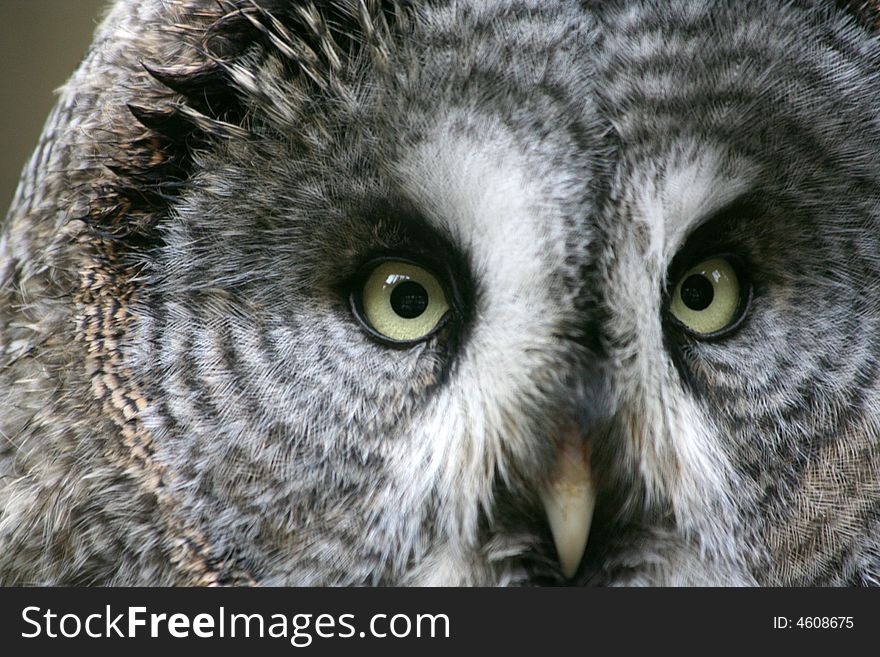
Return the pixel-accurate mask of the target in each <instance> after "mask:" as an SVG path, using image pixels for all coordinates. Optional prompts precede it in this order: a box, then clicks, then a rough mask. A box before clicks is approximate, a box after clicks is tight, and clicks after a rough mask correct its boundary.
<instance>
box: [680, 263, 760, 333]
mask: <svg viewBox="0 0 880 657" xmlns="http://www.w3.org/2000/svg"><path fill="white" fill-rule="evenodd" d="M742 299H743V296H742V293H741V287H740V281H739V277H738V276H737V274H736V270H735V269H734V268H733V266H732V265H731V264H730V262H729V261H728V260H727V259H726V258H723V257H716V258H710V259H708V260H704V261H703V262H701V263H700V264H698V265H697V266H696V267H691V268H690V269H688V270H687V271H686V272H685V273H684V274H683V275H682V276H681V278H680V279H679V281H678V283H677V284H676V286H675V290H674V291H673V293H672V301H671V302H670V304H669V312H670V313H672V316H673V317H674V318H675V319H677V320H678V321H679V322H681V324H683V325H684V327H685V328H686V329H688V330H689V331H691V332H692V333H694V334H696V335H698V336H710V335H713V334H716V333H718V332H719V331H723V330H724V329H726V328H729V327H732V326H733V325H735V324H736V323H737V321H738V320H739V318H740V317H741V316H742V311H743V310H744V309H743V303H742Z"/></svg>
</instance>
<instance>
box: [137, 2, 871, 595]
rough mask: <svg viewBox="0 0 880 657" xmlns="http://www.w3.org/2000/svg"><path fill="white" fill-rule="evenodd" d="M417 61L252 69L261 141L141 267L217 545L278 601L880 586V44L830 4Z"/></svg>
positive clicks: (421, 47)
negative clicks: (591, 588) (371, 594)
mask: <svg viewBox="0 0 880 657" xmlns="http://www.w3.org/2000/svg"><path fill="white" fill-rule="evenodd" d="M266 4H268V3H266ZM342 4H344V3H342ZM267 9H268V10H274V11H275V15H276V17H277V18H278V19H279V20H281V21H282V22H283V21H284V20H287V19H290V16H289V15H288V13H286V11H287V10H285V9H284V8H283V7H281V6H280V5H279V7H274V6H273V7H267ZM383 16H384V18H383V20H385V19H388V16H385V15H383ZM256 19H260V20H263V18H261V17H259V16H256V15H255V20H256ZM291 20H292V19H291ZM388 20H390V19H388ZM293 29H294V28H293V27H291V28H290V30H291V31H293ZM387 29H388V34H387V36H386V38H385V39H384V40H383V41H382V43H381V48H380V47H379V46H369V47H368V45H363V44H361V45H359V46H358V47H356V48H355V47H353V50H352V51H351V52H348V54H347V58H346V59H344V60H343V61H342V62H341V63H340V64H339V66H338V67H337V68H334V69H333V71H332V76H328V77H327V79H326V80H325V81H324V82H323V83H322V84H323V86H321V85H318V86H315V85H316V83H315V81H314V80H312V79H310V78H309V77H308V76H306V75H304V74H303V73H302V72H301V71H298V70H296V71H294V72H292V69H291V66H290V64H289V62H287V61H286V60H285V55H284V53H283V52H279V51H278V50H277V49H273V48H272V47H270V46H265V47H264V46H262V45H254V46H252V47H249V48H248V49H246V50H245V51H244V54H243V55H241V56H240V57H238V58H236V59H233V60H230V62H229V63H228V64H227V65H226V66H227V69H226V74H227V75H228V79H229V81H230V82H229V84H230V85H231V88H232V89H234V91H235V94H236V96H237V98H239V99H240V102H241V103H242V107H243V108H244V111H243V114H242V116H244V117H245V118H244V119H242V121H241V122H240V125H241V126H242V128H239V130H241V134H239V133H231V134H228V135H226V136H225V137H222V138H221V137H216V138H212V139H210V140H208V141H206V142H205V143H204V144H203V145H202V146H201V147H200V148H198V149H195V150H194V151H193V153H192V161H193V163H194V166H193V170H194V173H193V175H192V178H191V184H189V185H188V186H187V187H186V189H185V190H184V191H183V192H181V194H180V195H179V196H178V197H177V198H176V199H175V201H174V203H173V204H172V205H171V207H170V209H169V212H168V213H167V216H166V217H165V218H164V219H163V220H162V221H161V222H160V224H159V226H158V227H157V232H158V235H159V237H160V240H159V241H158V243H157V245H156V246H155V247H153V248H150V249H148V250H145V251H144V252H143V253H141V254H139V255H138V256H137V257H136V258H135V261H136V264H137V265H138V266H139V267H140V271H141V272H142V274H141V275H142V279H143V281H144V284H143V286H142V292H141V295H140V297H139V299H138V301H137V304H136V305H135V306H133V314H134V327H133V329H132V330H131V332H130V334H129V336H128V337H127V343H126V359H127V360H126V364H127V366H128V367H129V368H130V370H131V371H132V372H133V373H134V374H135V376H136V378H137V379H138V381H139V382H140V385H141V386H142V387H143V390H144V391H145V394H146V396H147V397H148V399H149V400H150V403H149V405H148V406H147V407H146V408H145V409H144V410H143V412H142V413H141V418H142V420H143V423H144V425H145V426H146V427H147V428H148V430H149V431H150V433H151V435H152V436H153V442H154V444H155V446H156V455H155V458H156V459H157V461H158V462H160V463H161V464H162V466H163V467H164V468H165V469H166V471H167V472H168V473H169V474H168V482H169V484H168V485H169V487H170V488H171V489H172V490H173V494H174V495H175V496H176V497H177V498H178V499H179V500H181V502H180V509H181V511H180V513H181V515H182V517H184V518H185V519H186V523H188V524H189V525H191V526H194V527H198V528H199V531H200V532H202V533H203V534H204V536H205V537H206V539H207V541H208V542H209V543H210V544H211V545H212V546H213V549H214V550H215V551H216V554H217V555H219V556H222V557H223V558H232V559H235V560H236V561H237V562H238V563H239V564H240V565H241V567H242V568H243V569H245V570H247V571H248V572H249V573H250V574H251V575H252V576H253V577H254V579H256V580H258V581H260V582H263V583H267V584H302V585H323V584H403V585H409V584H452V585H470V584H475V585H494V584H534V583H550V584H553V583H572V584H659V585H676V584H685V585H695V584H722V585H725V584H727V585H730V584H735V585H740V584H756V583H758V584H815V583H847V582H849V583H855V582H861V583H864V582H867V581H875V582H876V573H877V567H878V566H877V563H878V561H877V554H878V552H877V548H876V538H873V539H872V538H870V537H871V536H874V537H876V536H877V529H876V525H877V518H878V513H877V508H878V501H880V454H878V450H880V447H878V435H880V434H878V427H877V423H876V420H875V418H876V417H877V403H878V401H877V389H876V385H877V384H876V380H877V376H876V374H877V368H878V353H877V352H878V344H880V341H878V340H877V339H876V337H875V336H876V335H877V331H878V329H880V326H878V316H880V315H878V313H877V310H878V309H880V299H878V294H880V286H878V277H877V276H878V274H877V272H878V267H880V262H878V254H880V244H878V239H877V233H876V231H874V230H873V226H874V222H875V221H876V220H877V215H878V211H880V206H878V201H880V195H878V186H877V185H878V180H877V175H878V174H877V172H878V171H880V161H878V148H877V146H878V144H880V129H878V126H877V124H876V121H875V120H874V112H873V111H872V110H873V109H874V108H875V107H876V104H877V100H878V99H877V97H876V96H877V92H876V90H875V89H874V87H875V86H876V85H875V84H874V80H875V77H876V73H875V71H876V70H880V68H878V67H880V50H878V48H877V47H875V43H874V40H873V39H872V38H870V37H869V35H868V32H867V31H866V30H865V29H864V28H862V27H861V26H859V25H858V24H857V23H856V21H855V20H854V19H853V18H852V17H851V16H849V15H848V14H845V13H843V12H841V11H839V10H838V9H837V8H835V7H833V6H832V5H831V4H830V3H825V2H818V1H817V2H807V3H801V4H799V5H797V6H794V5H790V4H780V5H777V4H775V3H773V4H772V6H771V4H764V3H750V2H736V3H734V2H708V3H692V2H669V3H666V2H664V3H654V2H625V3H624V2H612V3H602V4H600V5H599V6H596V7H589V8H587V7H583V6H581V3H574V2H553V3H546V2H541V3H534V4H533V5H529V6H528V7H523V6H520V5H518V4H511V3H507V2H489V3H482V4H480V5H479V6H475V5H472V4H470V3H427V4H425V5H424V6H420V8H419V9H418V10H416V11H414V12H413V13H412V14H411V15H409V17H408V19H407V21H401V22H400V23H399V24H395V25H392V26H391V27H388V28H387ZM288 37H289V38H291V39H294V40H295V42H296V43H299V39H301V38H305V37H300V36H292V35H290V34H288ZM364 42H365V43H368V42H369V39H367V38H366V37H365V38H364ZM872 532H873V533H872ZM872 577H873V578H875V579H873V580H872V579H871V578H872Z"/></svg>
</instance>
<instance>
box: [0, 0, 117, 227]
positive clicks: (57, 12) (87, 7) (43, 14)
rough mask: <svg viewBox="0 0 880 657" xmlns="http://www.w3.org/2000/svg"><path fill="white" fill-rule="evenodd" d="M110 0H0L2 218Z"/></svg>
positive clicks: (0, 212) (0, 207) (0, 178)
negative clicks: (62, 88)
mask: <svg viewBox="0 0 880 657" xmlns="http://www.w3.org/2000/svg"><path fill="white" fill-rule="evenodd" d="M107 3H108V2H107V0H0V147H2V153H3V157H2V158H0V221H2V218H3V217H4V216H5V215H6V211H7V209H8V208H9V203H10V202H11V201H12V194H13V193H14V192H15V185H16V184H17V183H18V176H19V174H20V173H21V169H22V167H23V166H24V163H25V161H26V160H27V158H28V156H29V155H30V153H31V151H32V150H33V148H34V146H35V145H36V143H37V138H38V137H39V134H40V131H41V130H42V128H43V122H44V121H45V120H46V117H47V116H48V114H49V110H50V109H51V107H52V105H53V104H54V102H55V94H54V90H55V89H57V88H58V87H59V86H60V85H61V84H62V83H63V82H64V81H65V80H66V79H67V78H68V76H69V75H70V74H71V73H72V72H73V70H74V69H75V68H76V66H77V64H78V63H79V61H80V60H81V59H82V57H83V55H84V54H85V51H86V49H87V48H88V45H89V42H90V41H91V38H92V32H94V30H95V27H96V26H97V21H98V18H97V17H98V16H99V15H100V14H101V13H102V9H103V8H104V7H105V6H106V5H107Z"/></svg>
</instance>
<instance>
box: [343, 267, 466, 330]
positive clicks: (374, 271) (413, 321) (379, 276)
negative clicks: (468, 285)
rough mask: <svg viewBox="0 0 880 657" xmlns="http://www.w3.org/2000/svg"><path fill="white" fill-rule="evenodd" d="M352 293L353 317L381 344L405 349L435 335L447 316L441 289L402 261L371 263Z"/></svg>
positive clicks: (430, 277) (432, 278)
mask: <svg viewBox="0 0 880 657" xmlns="http://www.w3.org/2000/svg"><path fill="white" fill-rule="evenodd" d="M362 280H363V285H362V286H361V287H360V288H359V289H358V288H356V289H355V290H354V291H353V293H352V299H351V303H352V308H353V310H354V314H355V317H357V318H358V320H359V321H360V322H361V324H362V325H363V326H364V328H365V329H366V330H367V332H368V333H370V334H371V335H373V336H374V337H376V338H378V339H379V340H381V341H382V342H385V343H389V344H391V345H396V346H408V345H412V344H416V343H418V342H421V341H422V340H426V339H428V338H429V337H431V336H432V335H434V334H435V333H436V332H437V331H438V330H439V329H440V327H441V326H442V325H443V324H444V323H445V321H446V319H447V317H448V316H449V302H448V301H447V298H446V293H445V291H444V289H443V285H442V284H441V283H440V281H439V280H438V279H437V277H436V276H434V275H433V274H432V273H431V272H429V271H428V270H427V269H424V268H423V267H420V266H418V265H416V264H414V263H411V262H408V261H404V260H393V259H388V260H381V261H374V262H373V263H371V265H370V266H368V268H367V271H366V275H365V277H364V278H363V279H362Z"/></svg>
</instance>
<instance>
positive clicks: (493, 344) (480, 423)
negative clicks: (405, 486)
mask: <svg viewBox="0 0 880 657" xmlns="http://www.w3.org/2000/svg"><path fill="white" fill-rule="evenodd" d="M478 128H479V133H480V134H481V140H480V141H475V140H474V139H473V138H472V137H470V136H463V135H461V134H460V133H458V132H456V131H455V130H454V129H453V128H451V127H450V125H441V126H438V128H437V130H436V133H435V137H434V138H433V139H427V140H425V141H424V142H423V143H421V144H420V145H419V146H418V147H417V148H416V149H414V150H413V151H412V152H411V153H409V154H408V155H407V157H406V158H405V159H404V160H403V161H402V162H401V163H400V164H399V166H398V167H397V175H398V176H399V177H400V179H401V181H402V185H403V187H404V189H405V190H406V191H407V193H408V194H409V195H410V196H411V197H412V198H413V199H414V201H415V202H416V203H417V205H418V206H419V207H421V208H423V210H424V211H425V212H426V213H427V214H428V218H429V219H430V220H431V221H433V222H434V223H435V224H436V225H437V226H438V228H439V229H440V230H442V231H443V232H445V233H447V234H449V235H451V236H452V237H453V241H454V243H456V244H459V245H461V246H462V248H463V249H465V251H466V256H467V257H468V259H469V260H470V262H471V264H472V268H473V276H474V279H475V281H476V285H477V287H478V290H479V293H478V302H477V308H476V316H477V318H478V319H477V321H475V322H474V324H473V332H472V333H471V335H470V336H469V339H468V348H467V349H466V351H465V352H464V353H463V354H462V355H461V360H460V362H459V365H458V367H457V369H458V371H459V372H460V373H462V375H461V376H457V377H453V378H452V380H450V381H449V382H448V383H447V384H445V385H444V387H443V390H442V391H441V392H440V394H439V395H438V397H437V398H436V400H435V402H434V403H433V405H432V412H431V413H430V415H428V416H427V417H425V418H424V419H423V423H422V424H421V425H420V434H421V435H422V440H421V441H420V444H419V445H418V447H419V448H420V449H422V450H423V454H422V455H421V456H420V457H417V458H416V457H414V456H413V455H412V454H409V455H408V457H407V458H406V459H405V460H403V459H402V460H401V466H402V467H401V470H403V469H404V466H405V465H407V464H408V467H410V468H412V467H413V465H415V466H417V467H418V468H419V469H420V472H419V473H413V472H409V473H407V474H406V475H405V476H408V477H410V482H412V481H421V482H423V484H424V486H426V487H428V486H431V485H432V484H433V485H434V486H437V487H438V488H439V490H441V491H444V499H445V500H446V501H448V502H449V503H450V504H453V505H456V506H457V507H458V508H455V509H447V510H448V511H449V513H447V514H445V519H444V521H445V522H449V523H450V526H448V527H446V531H447V532H452V533H462V532H463V533H464V534H466V535H471V536H472V535H473V532H475V530H476V526H477V521H478V519H479V515H478V513H479V510H480V505H481V504H482V505H483V506H484V507H485V508H487V509H488V508H489V507H490V501H491V493H492V491H491V487H492V485H493V481H494V475H495V471H496V468H497V469H499V470H502V469H503V468H504V467H505V464H504V461H503V458H502V451H510V450H513V451H523V450H532V449H534V447H533V442H534V438H533V437H532V436H529V435H521V434H522V433H523V431H524V429H526V427H520V426H511V423H510V421H509V420H508V419H507V418H506V417H505V410H506V409H509V410H512V409H518V410H520V412H521V411H522V407H523V404H524V403H527V401H524V400H523V391H526V390H533V389H534V387H535V383H536V379H537V378H539V377H540V376H544V377H550V376H553V374H552V372H551V371H549V368H548V367H546V366H545V364H546V363H547V360H548V359H547V355H548V354H550V353H552V352H553V350H558V344H557V343H556V339H555V338H554V337H553V333H554V331H553V326H554V325H556V324H557V323H558V320H559V317H560V312H561V311H560V308H559V306H558V302H554V295H553V294H550V293H548V290H550V289H551V288H552V287H553V286H554V276H556V275H557V271H555V267H554V265H555V264H557V263H561V262H562V258H563V257H564V253H563V251H562V249H563V248H564V245H565V239H564V237H565V235H564V230H563V221H562V217H561V216H560V214H561V210H560V209H559V208H558V207H557V206H555V205H553V204H552V203H548V201H547V199H548V198H549V199H552V198H554V197H558V193H559V192H558V190H560V189H573V188H574V186H575V185H574V182H573V181H572V180H570V179H564V176H566V175H570V174H566V173H564V172H562V171H560V172H559V173H558V174H556V173H555V172H554V173H551V174H550V175H551V176H552V175H558V176H559V178H560V179H559V180H552V179H551V180H548V179H547V178H546V174H547V171H546V164H544V165H543V169H542V170H541V174H540V175H536V174H537V165H535V166H531V163H530V162H529V160H528V157H527V156H526V155H524V154H523V153H522V152H521V151H520V150H519V149H518V148H517V147H516V145H515V144H514V143H513V141H512V138H511V136H510V135H509V134H507V133H506V132H505V131H504V130H503V129H502V128H500V127H497V126H495V125H492V124H491V123H488V121H487V124H486V125H480V126H478ZM554 190H557V191H555V192H554ZM548 245H550V246H549V247H548ZM548 249H549V250H548ZM499 427H501V428H502V429H501V430H500V431H499V430H498V428H499ZM426 436H430V438H429V439H427V440H426V439H425V437H426ZM410 490H412V488H410ZM462 490H471V491H478V495H477V498H476V499H474V498H471V499H467V500H465V499H460V498H461V494H460V491H462ZM430 493H431V491H430V490H428V489H427V488H426V489H424V490H423V495H428V494H430ZM412 502H413V503H415V502H416V500H412Z"/></svg>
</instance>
